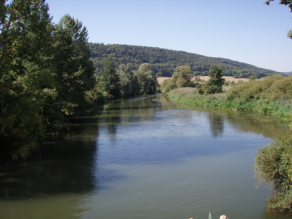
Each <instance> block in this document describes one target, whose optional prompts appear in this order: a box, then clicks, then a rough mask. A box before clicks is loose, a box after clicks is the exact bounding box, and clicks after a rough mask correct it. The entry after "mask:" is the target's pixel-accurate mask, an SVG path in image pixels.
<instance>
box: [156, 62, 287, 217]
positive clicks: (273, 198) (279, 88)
mask: <svg viewBox="0 0 292 219" xmlns="http://www.w3.org/2000/svg"><path fill="white" fill-rule="evenodd" d="M180 75H181V77H182V79H181V80H180V81H186V80H185V79H184V78H186V77H185V76H183V74H180ZM209 76H210V78H211V79H210V80H209V81H208V82H202V81H200V80H197V81H195V82H193V83H190V84H186V83H185V85H189V87H187V86H180V84H179V83H178V81H179V80H178V79H174V78H172V79H169V80H166V81H164V82H163V83H162V84H161V90H162V92H165V93H167V96H168V97H169V98H170V99H171V100H173V101H174V102H176V103H177V104H183V105H184V106H185V105H192V106H200V107H212V108H217V109H227V110H236V111H254V112H259V113H263V114H266V115H271V116H274V117H276V118H279V119H286V120H288V121H290V122H291V121H292V76H288V77H284V76H283V75H271V76H268V77H265V78H263V79H262V80H257V79H256V78H255V77H251V78H250V80H249V81H248V82H238V83H231V84H226V82H224V79H223V73H222V69H221V68H217V67H216V68H215V67H212V68H211V69H210V71H209ZM220 78H221V79H220ZM254 170H255V176H256V178H257V179H258V181H259V182H260V183H262V182H264V183H268V184H269V185H270V186H271V187H272V189H271V194H270V197H269V199H268V202H267V209H268V210H271V211H292V133H291V131H287V132H284V133H281V134H280V135H279V136H278V137H276V139H275V140H274V142H273V143H272V144H270V145H268V146H266V147H262V148H260V149H259V150H258V152H257V154H256V159H255V165H254Z"/></svg>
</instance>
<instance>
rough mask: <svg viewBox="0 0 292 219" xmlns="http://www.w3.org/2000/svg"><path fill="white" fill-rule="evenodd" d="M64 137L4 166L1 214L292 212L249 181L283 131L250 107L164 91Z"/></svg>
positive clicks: (76, 124) (105, 112) (76, 126)
mask: <svg viewBox="0 0 292 219" xmlns="http://www.w3.org/2000/svg"><path fill="white" fill-rule="evenodd" d="M72 123H73V125H72V128H71V131H70V132H68V133H66V134H65V135H63V139H59V140H55V141H49V140H48V141H47V142H46V143H44V144H43V146H42V148H41V150H35V151H34V152H33V153H32V155H31V156H30V158H29V159H27V160H25V161H24V160H17V159H15V161H14V162H11V163H10V164H9V165H8V166H5V167H2V168H1V172H0V215H1V218H2V219H3V218H21V219H25V218H100V219H107V218H115V219H134V218H135V219H136V218H142V219H143V218H145V219H146V218H147V219H148V218H159V219H160V218H161V219H163V218H165V219H179V218H181V219H187V218H194V219H207V218H208V213H209V212H211V213H212V216H213V219H215V218H219V216H220V215H222V214H225V215H227V216H228V217H229V218H230V219H235V218H236V219H243V218H265V219H273V218H291V216H289V215H285V214H278V215H275V214H273V215H272V214H269V213H267V212H266V211H265V205H266V203H265V200H266V199H267V197H268V194H269V190H268V189H267V187H266V186H265V185H262V186H260V187H259V188H258V189H256V188H255V186H254V185H253V184H256V180H255V179H254V177H253V169H252V168H253V165H254V159H255V153H256V152H257V150H258V148H260V147H262V146H265V145H267V144H268V143H269V142H271V141H272V140H273V138H274V137H275V136H276V135H277V133H278V132H279V131H281V130H284V129H287V124H285V123H284V122H280V121H276V120H272V119H270V118H268V117H264V116H259V115H254V114H251V113H242V112H230V111H215V110H202V109H195V108H194V109H188V108H186V107H181V106H180V107H178V106H176V105H175V104H173V103H171V102H170V101H168V100H167V99H166V98H165V97H164V96H162V95H158V96H147V97H139V98H133V99H127V100H119V101H114V102H111V103H109V104H107V105H105V106H104V108H103V109H102V110H96V111H94V112H91V114H88V116H83V117H78V118H73V119H72Z"/></svg>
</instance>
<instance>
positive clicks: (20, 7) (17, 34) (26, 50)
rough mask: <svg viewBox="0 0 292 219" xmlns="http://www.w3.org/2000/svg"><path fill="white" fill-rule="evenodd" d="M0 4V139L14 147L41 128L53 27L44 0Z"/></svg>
mask: <svg viewBox="0 0 292 219" xmlns="http://www.w3.org/2000/svg"><path fill="white" fill-rule="evenodd" d="M0 6H1V7H0V14H1V18H0V28H1V29H0V33H1V34H0V42H1V46H0V108H1V111H0V141H1V145H4V146H9V147H15V148H17V147H18V146H20V145H22V144H25V143H29V142H34V141H35V138H36V137H37V136H40V135H41V133H42V132H43V131H44V130H45V126H44V123H43V119H42V113H41V111H42V106H43V103H44V98H43V97H44V96H45V95H46V93H51V92H52V90H50V88H49V87H48V85H49V84H51V83H53V77H52V74H51V71H50V64H49V62H48V60H50V57H49V55H48V54H50V44H51V34H52V32H53V29H54V27H53V25H52V23H51V18H50V15H49V14H48V10H49V7H48V5H47V4H46V3H45V0H13V1H12V2H11V3H10V4H6V1H5V0H4V1H1V3H0Z"/></svg>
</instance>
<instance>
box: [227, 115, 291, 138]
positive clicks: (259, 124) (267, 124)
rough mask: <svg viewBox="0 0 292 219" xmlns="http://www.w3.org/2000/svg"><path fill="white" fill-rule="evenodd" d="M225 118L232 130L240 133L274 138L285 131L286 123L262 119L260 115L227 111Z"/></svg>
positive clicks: (266, 118) (267, 118)
mask: <svg viewBox="0 0 292 219" xmlns="http://www.w3.org/2000/svg"><path fill="white" fill-rule="evenodd" d="M225 118H226V119H227V122H228V123H229V124H230V125H232V127H233V128H234V129H237V130H239V131H242V132H252V133H255V134H262V135H263V136H264V137H268V138H275V137H276V136H277V135H278V133H279V132H281V131H283V130H285V129H287V122H286V121H281V120H276V119H272V118H269V117H264V116H263V115H260V114H252V113H245V112H237V113H236V112H228V111H227V112H226V113H225Z"/></svg>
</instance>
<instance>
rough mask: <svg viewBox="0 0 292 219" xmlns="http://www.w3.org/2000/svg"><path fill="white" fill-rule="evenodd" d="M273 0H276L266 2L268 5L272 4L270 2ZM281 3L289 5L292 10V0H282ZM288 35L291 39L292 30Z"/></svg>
mask: <svg viewBox="0 0 292 219" xmlns="http://www.w3.org/2000/svg"><path fill="white" fill-rule="evenodd" d="M272 1H274V0H268V1H266V2H265V3H266V5H270V3H271V2H272ZM280 4H282V5H285V6H286V5H288V7H289V8H290V10H291V12H292V0H280ZM287 35H288V37H289V38H290V39H292V30H290V31H288V34H287Z"/></svg>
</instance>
